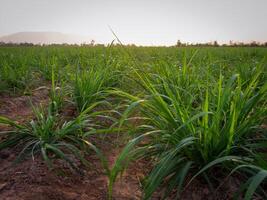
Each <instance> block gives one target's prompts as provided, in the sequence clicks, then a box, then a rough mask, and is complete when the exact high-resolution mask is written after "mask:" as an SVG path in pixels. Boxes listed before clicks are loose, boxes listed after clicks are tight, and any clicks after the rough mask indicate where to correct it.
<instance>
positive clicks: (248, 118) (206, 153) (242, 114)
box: [110, 62, 267, 199]
mask: <svg viewBox="0 0 267 200" xmlns="http://www.w3.org/2000/svg"><path fill="white" fill-rule="evenodd" d="M184 63H185V64H186V63H187V62H184ZM183 67H185V66H183ZM187 67H188V68H187V69H186V72H184V70H183V69H184V68H183V69H182V70H181V71H178V72H177V71H176V72H174V71H173V68H172V67H170V68H166V69H164V70H165V71H164V73H163V74H158V75H157V76H158V78H151V77H155V76H151V75H147V74H140V73H138V72H136V76H137V77H138V78H139V80H140V82H141V83H142V85H143V87H144V89H145V91H146V95H145V96H144V97H138V96H133V95H131V94H128V93H126V92H122V91H114V94H118V95H120V96H122V97H125V98H127V99H129V100H130V104H129V106H128V109H127V110H126V111H125V114H124V117H123V119H122V120H125V119H127V115H129V113H131V110H133V109H134V108H139V109H140V110H141V112H142V114H143V116H144V119H146V120H144V121H143V123H142V125H140V127H139V131H138V132H137V134H138V136H137V138H136V139H133V140H131V141H129V143H128V145H127V146H126V147H125V148H124V150H123V151H122V153H121V155H120V156H119V158H118V159H117V161H116V163H115V164H114V166H113V169H112V171H111V176H110V193H111V192H112V185H113V182H114V181H115V180H116V176H117V175H118V173H119V172H121V171H123V170H124V169H125V167H127V165H128V162H130V161H132V160H136V159H139V158H142V157H150V158H151V159H152V160H153V161H154V166H153V169H152V171H151V172H150V174H149V175H148V177H147V179H146V182H145V185H144V199H149V198H150V197H151V196H152V194H153V193H154V192H155V191H156V189H157V188H159V187H160V186H162V185H164V186H165V187H166V193H165V197H167V196H168V195H170V193H171V192H172V191H173V190H174V189H176V190H177V197H179V195H180V192H181V190H182V189H183V188H184V186H185V185H188V184H190V183H191V182H192V181H193V180H194V179H195V178H196V177H197V176H199V175H202V176H203V179H206V180H207V182H208V184H210V185H211V184H212V183H216V180H215V179H214V177H213V175H212V173H210V172H212V170H213V169H214V168H215V167H216V169H218V168H220V169H221V170H220V171H221V172H222V173H223V174H224V175H225V176H227V172H228V174H229V173H230V172H231V169H233V168H234V167H235V166H238V165H241V164H244V163H249V164H253V163H254V160H255V155H254V153H255V154H256V151H255V152H254V150H253V149H250V151H245V150H244V149H246V148H248V147H247V145H248V141H249V144H250V145H254V146H258V145H259V143H260V142H263V141H265V140H266V138H264V137H263V136H262V137H259V138H257V140H253V137H254V135H255V134H257V133H258V132H259V130H260V127H261V124H262V123H263V122H264V120H265V119H266V114H267V109H266V103H267V102H266V96H267V83H266V82H264V81H263V82H262V78H263V77H264V68H263V67H262V65H259V66H257V68H256V70H254V71H252V72H251V73H250V79H249V80H242V79H241V77H240V75H238V74H235V75H233V76H232V77H230V78H228V79H226V78H224V76H223V75H222V73H220V74H219V75H218V78H217V80H216V79H214V77H216V74H215V73H213V72H212V69H207V70H208V71H207V72H205V70H206V69H205V68H202V69H201V71H199V73H196V70H199V69H194V66H190V67H189V65H187ZM168 70H170V71H168ZM203 74H205V76H203ZM170 76H171V77H170ZM203 78H205V79H204V80H203ZM215 80H216V82H215ZM131 102H132V103H131ZM126 121H127V120H126ZM145 138H146V139H145ZM141 141H144V142H143V143H142V144H140V145H139V143H140V142H141ZM252 152H253V153H252ZM210 174H211V175H210ZM190 175H193V176H192V177H191V178H190ZM258 176H261V177H262V179H261V180H263V179H264V178H265V174H264V172H261V173H260V175H255V177H257V178H258ZM188 179H191V180H190V181H187V182H186V181H185V180H188ZM185 183H186V184H185ZM258 183H259V182H255V181H252V182H251V185H250V186H249V188H248V192H249V194H247V195H248V196H251V194H253V192H254V191H255V189H256V186H258ZM251 187H252V188H253V189H251ZM211 188H212V187H211Z"/></svg>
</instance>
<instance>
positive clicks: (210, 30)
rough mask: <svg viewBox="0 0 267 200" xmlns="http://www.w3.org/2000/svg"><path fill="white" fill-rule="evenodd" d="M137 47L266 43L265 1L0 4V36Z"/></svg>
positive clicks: (16, 0)
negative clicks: (75, 38)
mask: <svg viewBox="0 0 267 200" xmlns="http://www.w3.org/2000/svg"><path fill="white" fill-rule="evenodd" d="M109 26H110V27H111V28H112V29H113V30H114V31H115V33H116V34H117V36H118V37H119V38H120V40H121V41H122V42H123V43H125V44H127V43H136V44H141V45H173V44H175V43H176V41H177V40H178V39H180V40H182V41H184V42H208V41H211V40H217V41H219V42H229V40H234V41H252V40H257V41H261V42H263V41H267V0H0V35H7V34H11V33H15V32H25V31H53V32H62V33H67V34H78V35H88V36H90V37H91V38H93V39H95V40H96V42H100V43H101V42H103V43H109V42H111V41H112V39H113V38H114V36H113V35H112V33H111V31H110V30H109Z"/></svg>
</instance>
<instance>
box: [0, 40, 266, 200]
mask: <svg viewBox="0 0 267 200" xmlns="http://www.w3.org/2000/svg"><path fill="white" fill-rule="evenodd" d="M266 72H267V49H266V48H260V47H258V48H252V47H242V48H239V47H179V48H178V47H133V46H119V45H110V46H107V47H104V46H100V45H99V46H92V47H89V46H87V47H83V46H43V47H41V46H33V47H21V46H20V47H0V199H88V200H91V199H101V200H102V199H103V200H104V199H115V200H116V199H118V200H119V199H125V200H127V199H129V200H131V199H234V198H236V199H266V198H267V192H266V191H267V153H266V152H267V151H266V149H267V73H266Z"/></svg>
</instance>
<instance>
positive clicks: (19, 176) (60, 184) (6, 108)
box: [0, 88, 236, 200]
mask: <svg viewBox="0 0 267 200" xmlns="http://www.w3.org/2000/svg"><path fill="white" fill-rule="evenodd" d="M39 104H42V105H44V106H45V105H47V104H48V90H47V89H46V88H41V89H37V90H35V91H33V93H32V95H31V97H29V96H20V97H10V96H8V95H6V96H3V95H2V96H0V116H6V117H8V118H11V119H13V120H17V121H18V122H19V123H24V122H26V121H29V120H30V119H32V117H33V114H32V105H39ZM73 112H74V111H73V109H72V108H69V109H66V111H65V113H63V115H73ZM4 128H5V127H0V131H2V130H4ZM0 139H1V138H0ZM92 140H93V142H94V143H95V144H96V146H97V147H98V148H100V149H101V150H102V151H103V152H104V154H105V156H106V157H107V159H108V162H109V165H110V166H112V164H113V163H114V162H115V160H116V158H117V156H118V154H119V152H120V151H121V149H122V147H123V144H119V143H120V141H119V140H118V138H117V135H116V136H115V135H108V136H106V137H105V138H104V139H103V138H95V137H94V138H93V139H92ZM18 153H19V151H18V150H17V149H10V150H3V151H0V199H1V200H106V199H108V194H107V191H108V188H107V185H108V178H107V176H106V175H105V174H104V171H103V170H102V166H101V163H100V161H99V160H98V158H97V157H96V156H95V155H93V154H92V155H90V156H88V157H87V159H88V161H89V162H90V163H91V167H90V169H85V168H83V167H82V166H81V168H82V169H83V172H84V174H83V175H79V174H77V173H76V172H74V171H71V170H70V169H69V168H68V166H67V165H66V164H65V163H64V162H62V161H60V160H56V161H55V168H54V169H53V170H52V171H49V170H48V169H47V167H46V165H45V164H44V163H43V162H42V160H41V159H40V158H38V157H35V158H34V160H33V159H28V160H26V161H23V162H19V163H17V164H14V162H13V161H14V160H15V158H16V157H17V155H18ZM77 162H78V161H77ZM149 168H150V166H149V162H147V161H138V162H136V163H133V164H132V165H131V166H130V167H129V169H128V170H127V171H126V172H125V173H124V174H123V176H122V177H121V178H120V179H119V180H117V182H116V184H115V186H114V189H113V199H114V200H139V199H141V195H142V193H141V180H142V179H143V178H144V176H145V174H146V173H147V172H148V171H147V169H149ZM226 185H227V184H226ZM229 185H230V187H228V186H226V188H225V187H224V188H222V191H223V192H221V194H219V197H217V198H216V199H229V194H230V193H231V191H232V190H234V189H235V188H232V189H231V186H233V185H236V184H232V183H230V184H229ZM225 191H227V192H225ZM156 199H160V198H159V195H156V196H155V197H154V198H153V200H156ZM182 199H195V200H198V199H199V200H200V199H213V198H212V196H211V195H210V192H209V190H208V187H207V186H206V185H205V184H202V183H197V182H196V184H195V185H193V186H190V188H188V190H187V191H186V192H184V194H183V198H182Z"/></svg>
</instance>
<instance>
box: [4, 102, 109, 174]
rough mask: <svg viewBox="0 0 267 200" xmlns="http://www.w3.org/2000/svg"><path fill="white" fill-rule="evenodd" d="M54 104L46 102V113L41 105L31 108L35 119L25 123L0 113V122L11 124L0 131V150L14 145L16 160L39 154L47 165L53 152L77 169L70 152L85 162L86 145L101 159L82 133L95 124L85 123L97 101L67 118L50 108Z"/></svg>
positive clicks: (50, 165)
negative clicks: (63, 118)
mask: <svg viewBox="0 0 267 200" xmlns="http://www.w3.org/2000/svg"><path fill="white" fill-rule="evenodd" d="M54 105H55V104H54V102H53V103H51V104H50V106H49V109H48V112H47V113H46V112H45V111H44V110H43V109H42V108H34V113H35V119H34V120H32V121H30V122H29V123H28V124H25V125H19V124H17V123H16V122H14V121H12V120H10V119H7V118H5V117H0V124H5V125H9V126H11V127H13V130H10V131H2V132H1V136H3V139H2V140H1V141H0V150H2V149H5V148H10V147H14V146H17V147H19V148H20V149H21V152H20V154H19V155H18V158H17V161H20V160H22V159H25V158H26V157H27V156H31V157H32V159H34V157H35V156H36V155H41V156H42V158H43V160H44V161H45V162H46V164H47V166H48V167H49V168H51V167H52V159H53V158H55V156H56V157H57V158H59V159H62V160H64V161H66V162H67V163H68V164H69V165H70V167H71V168H73V169H75V170H77V171H78V172H79V166H77V163H76V162H75V160H73V159H72V158H71V156H74V157H76V158H77V159H78V160H80V162H81V163H82V164H84V165H86V166H88V161H87V160H86V159H85V155H86V154H88V152H89V150H90V149H91V150H93V151H95V152H96V153H97V155H98V156H99V157H100V159H101V160H102V161H103V163H105V162H106V161H105V159H104V157H103V155H102V154H101V153H100V151H99V150H98V149H97V148H96V147H95V146H94V145H93V144H92V143H90V141H89V140H88V137H85V135H86V132H84V131H85V128H86V129H87V130H91V129H93V130H95V127H94V126H95V125H94V124H92V123H91V122H90V123H89V119H90V117H93V116H96V115H97V114H99V112H91V111H92V109H93V108H94V107H95V106H97V105H98V103H94V104H93V105H91V107H88V108H87V109H86V110H84V111H83V112H82V113H80V114H79V116H77V117H76V118H75V119H74V120H71V121H62V119H60V118H59V116H58V114H57V113H55V112H54ZM91 134H92V133H91ZM106 169H107V168H106Z"/></svg>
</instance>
